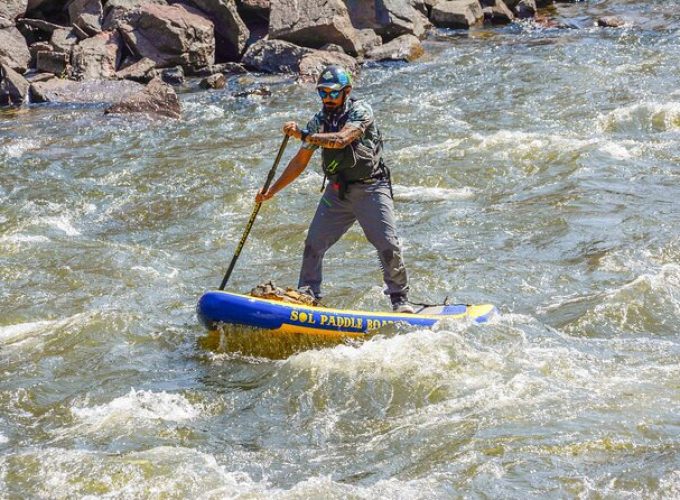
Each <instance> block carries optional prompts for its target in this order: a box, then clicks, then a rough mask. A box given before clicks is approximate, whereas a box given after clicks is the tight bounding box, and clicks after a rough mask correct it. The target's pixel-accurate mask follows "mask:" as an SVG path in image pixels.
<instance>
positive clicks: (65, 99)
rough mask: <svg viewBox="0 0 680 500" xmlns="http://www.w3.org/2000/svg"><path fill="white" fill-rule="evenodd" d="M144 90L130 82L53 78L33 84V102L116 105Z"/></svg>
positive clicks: (31, 93)
mask: <svg viewBox="0 0 680 500" xmlns="http://www.w3.org/2000/svg"><path fill="white" fill-rule="evenodd" d="M142 89H144V86H143V85H141V84H139V83H136V82H131V81H129V80H120V81H106V80H99V81H89V82H74V81H73V80H62V79H61V78H53V79H51V80H48V81H46V82H36V83H33V84H31V88H30V95H31V101H32V102H55V103H67V104H68V103H92V104H94V103H114V102H118V101H121V100H123V99H125V98H127V97H130V96H131V95H133V94H135V93H137V92H139V91H140V90H142Z"/></svg>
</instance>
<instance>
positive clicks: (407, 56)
mask: <svg viewBox="0 0 680 500" xmlns="http://www.w3.org/2000/svg"><path fill="white" fill-rule="evenodd" d="M423 52H424V51H423V45H422V44H421V43H420V39H419V38H418V37H417V36H414V35H402V36H400V37H399V38H395V39H394V40H392V41H391V42H388V43H386V44H384V45H381V46H379V47H376V48H374V49H372V50H370V51H369V52H366V58H367V59H372V60H374V61H406V62H410V61H413V60H415V59H418V58H419V57H420V56H422V55H423Z"/></svg>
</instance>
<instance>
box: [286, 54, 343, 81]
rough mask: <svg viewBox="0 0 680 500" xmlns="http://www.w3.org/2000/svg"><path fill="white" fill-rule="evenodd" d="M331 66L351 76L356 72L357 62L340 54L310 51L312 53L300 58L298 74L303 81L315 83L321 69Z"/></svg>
mask: <svg viewBox="0 0 680 500" xmlns="http://www.w3.org/2000/svg"><path fill="white" fill-rule="evenodd" d="M331 64H335V65H338V66H342V67H344V68H345V69H347V70H348V71H349V72H350V73H353V74H354V73H356V72H357V61H356V59H354V58H353V57H352V56H349V55H347V54H344V53H342V52H326V51H325V50H312V52H310V53H308V54H305V55H304V56H302V59H301V60H300V64H299V67H298V74H299V75H300V76H302V77H303V78H304V79H305V80H313V81H316V80H317V78H318V77H319V75H320V74H321V72H322V71H323V69H324V68H325V67H326V66H329V65H331Z"/></svg>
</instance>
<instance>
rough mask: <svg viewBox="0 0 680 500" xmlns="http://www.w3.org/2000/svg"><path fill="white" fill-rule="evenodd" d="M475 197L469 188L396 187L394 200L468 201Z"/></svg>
mask: <svg viewBox="0 0 680 500" xmlns="http://www.w3.org/2000/svg"><path fill="white" fill-rule="evenodd" d="M473 196H474V191H473V190H472V189H471V188H469V187H463V188H460V189H449V188H435V187H425V186H400V185H395V186H394V199H395V200H397V201H417V202H426V201H447V200H467V199H470V198H472V197H473Z"/></svg>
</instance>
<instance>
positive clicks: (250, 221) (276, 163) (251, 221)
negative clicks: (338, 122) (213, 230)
mask: <svg viewBox="0 0 680 500" xmlns="http://www.w3.org/2000/svg"><path fill="white" fill-rule="evenodd" d="M287 144H288V136H287V135H285V136H284V137H283V141H282V142H281V146H280V147H279V153H278V154H277V155H276V160H274V165H272V168H271V169H270V170H269V175H267V180H266V181H265V183H264V186H262V192H263V193H266V192H267V189H269V185H270V184H271V183H272V181H273V180H274V175H275V174H276V168H277V167H278V166H279V162H280V161H281V157H282V156H283V152H284V150H285V149H286V145H287ZM261 206H262V203H255V207H254V208H253V212H252V213H251V214H250V219H248V223H247V224H246V229H245V231H243V236H241V240H240V241H239V242H238V245H237V246H236V252H234V256H233V257H232V259H231V262H230V263H229V268H228V269H227V272H226V273H225V275H224V278H222V284H221V285H220V288H219V289H220V290H224V287H225V286H227V281H229V278H230V277H231V273H232V271H233V270H234V266H236V261H237V260H238V258H239V256H240V255H241V250H243V246H244V245H245V244H246V240H247V239H248V235H249V234H250V230H251V229H252V228H253V224H254V223H255V219H256V218H257V213H258V212H259V211H260V207H261Z"/></svg>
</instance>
